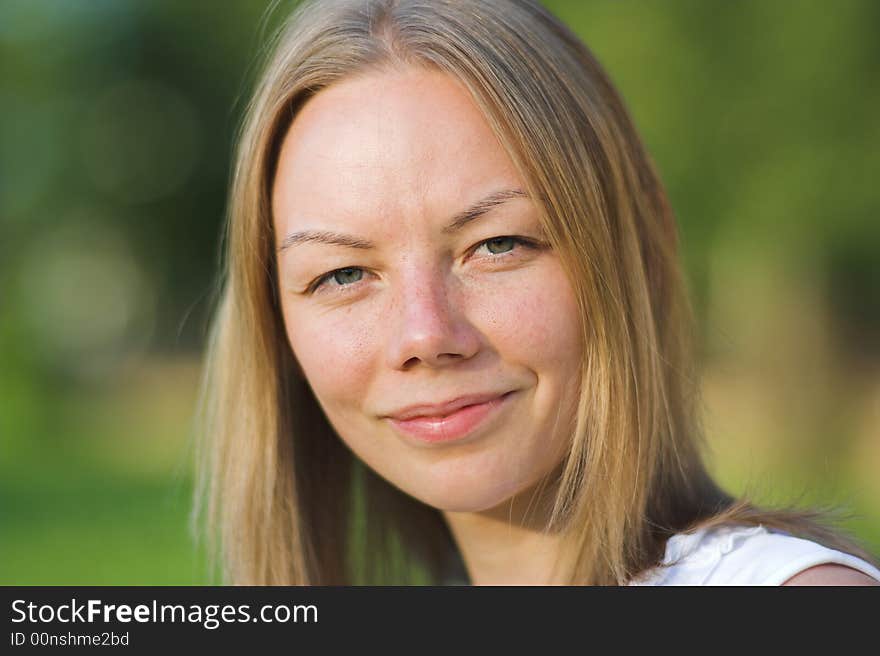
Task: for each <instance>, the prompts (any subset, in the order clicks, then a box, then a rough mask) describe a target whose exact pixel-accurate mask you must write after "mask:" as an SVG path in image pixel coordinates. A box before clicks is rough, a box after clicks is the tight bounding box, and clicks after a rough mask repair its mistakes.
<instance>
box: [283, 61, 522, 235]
mask: <svg viewBox="0 0 880 656" xmlns="http://www.w3.org/2000/svg"><path fill="white" fill-rule="evenodd" d="M519 183H520V179H519V176H518V175H517V173H516V170H515V168H514V166H513V164H512V162H511V161H510V158H509V157H508V155H507V153H506V151H505V149H504V148H503V146H502V144H501V143H500V142H499V141H498V139H497V138H496V136H495V135H494V133H493V132H492V130H491V128H490V127H489V124H488V122H487V121H486V119H485V118H484V117H483V115H482V113H481V111H480V110H479V108H478V107H477V105H476V103H475V102H474V101H473V99H472V98H471V96H470V94H469V92H468V91H467V89H466V88H465V87H464V86H463V85H462V84H461V83H460V82H458V81H457V80H455V79H454V78H453V77H451V76H450V75H448V74H445V73H442V72H439V71H435V70H427V69H407V70H404V71H399V70H394V71H377V72H370V73H367V74H363V75H360V76H357V77H354V78H351V79H346V80H344V81H342V82H339V83H337V84H335V85H333V86H331V87H329V88H327V89H325V90H323V91H321V92H320V93H318V94H317V95H316V96H314V97H313V98H312V99H310V100H309V101H308V102H307V103H306V104H305V106H304V107H303V108H302V109H301V111H300V112H299V114H298V115H297V117H296V119H295V120H294V122H293V124H292V125H291V127H290V128H289V130H288V132H287V134H286V135H285V138H284V140H283V143H282V147H281V152H280V154H279V160H278V168H277V172H276V177H275V180H274V184H273V209H274V213H275V215H276V221H278V222H279V223H287V222H288V221H289V220H291V219H293V217H294V215H297V216H300V215H303V214H313V213H314V212H315V211H318V210H320V211H321V214H322V215H326V214H327V209H328V208H330V210H331V211H332V212H333V213H334V215H344V216H350V217H352V220H353V221H357V217H364V216H372V217H375V216H382V215H387V214H388V213H391V212H404V213H407V212H411V213H424V212H426V211H429V210H430V211H438V212H447V213H448V212H449V211H450V208H452V211H455V209H459V206H460V204H461V203H462V202H466V201H467V200H470V199H472V198H473V197H474V195H475V194H477V195H478V194H479V193H480V192H481V191H484V190H486V189H487V188H489V187H499V186H504V185H507V186H511V185H512V186H516V185H517V184H519Z"/></svg>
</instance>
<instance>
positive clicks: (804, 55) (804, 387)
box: [0, 0, 880, 584]
mask: <svg viewBox="0 0 880 656" xmlns="http://www.w3.org/2000/svg"><path fill="white" fill-rule="evenodd" d="M269 4H270V3H267V2H257V1H254V0H247V1H245V0H237V1H236V2H227V3H222V4H216V5H215V4H210V5H209V4H205V3H188V2H172V1H171V0H150V1H144V2H141V1H137V2H136V1H134V0H78V1H72V2H71V1H63V0H5V2H3V3H0V583H28V584H52V583H55V584H64V583H71V584H75V583H93V584H101V583H109V584H113V583H143V584H148V583H153V584H171V583H183V584H186V583H199V582H202V581H204V580H206V579H205V569H204V563H203V562H202V559H201V557H200V552H199V550H197V549H196V548H195V547H194V546H193V544H192V541H191V538H190V536H189V534H188V532H187V525H186V521H187V515H188V512H189V493H190V485H191V483H190V480H191V472H190V463H189V453H188V445H189V439H190V432H191V425H190V421H191V415H192V411H193V403H194V400H195V387H196V381H197V375H198V357H199V355H200V351H201V348H202V345H203V341H204V335H205V327H206V322H207V318H208V312H209V310H210V302H211V294H212V292H213V289H214V277H215V271H216V265H217V261H218V247H219V237H220V226H221V223H222V217H223V212H224V207H225V202H226V193H227V192H226V187H227V183H228V177H229V164H230V157H231V148H232V143H233V139H234V133H235V128H236V126H237V124H238V121H239V118H240V114H241V109H242V106H243V104H244V102H246V99H247V94H248V91H249V89H250V86H251V84H252V82H253V78H254V75H255V57H256V55H257V53H258V51H259V49H260V44H261V43H263V42H264V40H265V37H266V35H267V34H268V33H269V32H270V31H271V29H272V27H273V26H274V25H276V24H277V23H278V21H279V19H280V18H281V17H282V16H283V15H284V14H285V12H286V11H287V9H288V8H289V6H290V4H289V3H283V2H282V3H271V6H269ZM546 4H547V5H548V6H549V7H550V8H551V9H552V10H553V11H554V12H555V13H556V14H557V15H559V16H560V17H561V18H562V19H563V20H564V21H565V22H566V23H568V24H569V25H571V26H572V27H573V29H575V31H576V32H577V33H578V34H579V35H580V36H582V37H583V38H584V40H585V41H586V42H587V44H588V45H589V46H590V48H591V49H592V50H593V52H594V53H595V54H596V56H597V57H598V58H599V60H600V61H601V62H602V63H603V65H604V66H605V67H606V69H607V70H608V72H609V73H610V75H611V77H612V79H613V80H614V82H615V83H616V85H617V86H618V88H619V89H620V91H621V93H622V94H623V96H624V98H625V99H626V101H627V104H628V106H629V108H630V110H631V112H632V115H633V117H634V119H635V121H636V124H637V125H638V127H639V129H640V131H641V133H642V135H643V138H644V140H645V142H646V145H647V147H648V149H649V151H650V152H651V154H652V156H653V158H654V160H655V162H656V164H657V166H658V169H659V171H660V173H661V177H662V178H663V180H664V182H665V184H666V186H667V189H668V192H669V195H670V198H671V201H672V205H673V207H674V209H675V211H676V214H677V217H678V220H679V222H680V226H681V233H682V247H683V248H682V257H683V261H684V264H685V266H686V270H687V272H688V278H689V281H690V284H691V286H692V289H693V293H694V300H695V304H696V309H697V311H698V317H699V320H700V325H701V329H702V336H703V340H704V341H703V353H704V356H705V363H706V384H705V399H704V405H705V409H706V427H707V433H708V435H709V440H710V445H711V447H712V450H713V454H714V458H713V461H712V463H713V468H714V470H715V471H716V472H717V474H718V476H719V478H720V479H721V480H722V482H723V483H724V484H726V485H727V486H728V487H729V488H731V489H732V490H734V491H742V490H744V489H747V488H748V489H754V490H755V491H756V492H757V494H758V495H759V496H760V498H762V499H766V500H768V501H778V502H784V501H786V500H787V499H788V498H790V496H792V495H797V494H798V493H800V492H801V491H803V490H807V491H808V493H807V495H806V497H805V498H804V500H805V501H809V502H812V503H822V504H825V503H835V502H839V503H842V504H845V505H847V506H848V507H850V508H851V509H852V510H853V511H855V512H856V513H858V514H859V515H860V518H859V519H855V520H853V521H852V522H850V528H852V530H853V531H855V532H856V533H857V535H859V536H860V537H862V538H863V539H864V540H865V541H866V542H867V543H868V544H869V546H871V547H872V548H874V549H875V550H880V476H878V472H880V221H878V218H877V216H878V210H880V188H878V186H877V184H876V181H875V177H876V176H877V173H878V171H880V148H878V146H880V122H878V121H877V120H876V114H877V107H880V84H878V83H877V72H878V71H880V42H878V40H877V39H876V37H875V34H874V31H875V28H876V26H877V25H880V3H876V2H873V1H872V0H858V1H856V0H842V1H841V2H836V3H833V4H830V5H829V4H828V3H823V2H818V1H814V0H788V1H780V2H764V1H761V0H749V1H744V0H740V1H736V2H706V1H704V0H674V1H669V2H663V3H659V2H653V1H651V0H631V1H628V2H619V1H615V0H591V1H581V0H572V1H565V0H555V1H548V2H547V3H546Z"/></svg>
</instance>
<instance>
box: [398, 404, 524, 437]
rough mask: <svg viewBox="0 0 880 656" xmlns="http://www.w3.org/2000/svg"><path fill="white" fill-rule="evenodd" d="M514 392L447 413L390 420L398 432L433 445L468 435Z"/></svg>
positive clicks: (494, 412) (498, 408)
mask: <svg viewBox="0 0 880 656" xmlns="http://www.w3.org/2000/svg"><path fill="white" fill-rule="evenodd" d="M511 394H513V392H508V393H507V394H502V395H501V396H497V397H495V398H493V399H490V400H488V401H485V402H483V403H475V404H473V405H466V406H464V407H460V408H459V409H457V410H455V411H454V412H452V413H451V414H448V415H445V416H420V417H411V418H409V419H398V418H396V417H389V418H388V420H389V421H390V422H391V425H392V426H394V427H395V428H396V429H397V430H398V431H400V432H401V433H403V434H404V435H406V436H408V437H411V438H414V439H416V440H418V441H420V442H427V443H431V444H436V443H438V442H450V441H452V440H458V439H461V438H463V437H465V436H467V435H469V434H470V433H472V432H473V431H474V430H475V429H476V428H477V427H478V426H480V425H482V424H484V423H485V422H486V421H488V419H490V418H491V417H493V416H495V415H496V414H498V412H499V411H500V410H501V408H502V407H503V406H504V405H505V401H506V400H507V398H508V397H509V396H510V395H511Z"/></svg>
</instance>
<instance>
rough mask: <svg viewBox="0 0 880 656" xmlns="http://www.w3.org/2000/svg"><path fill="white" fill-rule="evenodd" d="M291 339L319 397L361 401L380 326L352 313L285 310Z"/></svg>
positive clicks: (286, 326)
mask: <svg viewBox="0 0 880 656" xmlns="http://www.w3.org/2000/svg"><path fill="white" fill-rule="evenodd" d="M284 323H285V328H286V331H287V339H288V342H289V343H290V346H291V348H292V349H293V352H294V354H295V355H296V358H297V360H299V363H300V365H301V366H302V369H303V373H304V374H305V376H306V378H307V379H308V381H309V383H310V384H311V386H312V388H313V390H314V391H315V394H316V395H317V396H318V397H319V398H320V399H321V400H322V401H324V402H328V403H332V402H333V401H334V400H341V399H346V398H356V397H359V396H360V394H361V393H362V391H363V390H365V389H366V383H367V381H368V378H369V376H370V371H371V367H372V364H373V362H374V361H375V353H376V352H377V348H378V343H377V336H378V333H377V331H376V326H374V325H372V324H371V322H370V321H369V318H368V317H364V316H363V313H360V314H356V313H354V312H353V311H351V310H349V309H342V310H339V311H333V312H325V313H317V312H308V316H307V317H306V313H303V314H302V316H298V314H297V313H295V312H293V311H291V310H285V314H284Z"/></svg>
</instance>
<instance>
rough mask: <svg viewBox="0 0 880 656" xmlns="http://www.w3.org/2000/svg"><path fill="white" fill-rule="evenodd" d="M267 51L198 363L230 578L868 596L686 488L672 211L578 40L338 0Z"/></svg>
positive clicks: (808, 526)
mask: <svg viewBox="0 0 880 656" xmlns="http://www.w3.org/2000/svg"><path fill="white" fill-rule="evenodd" d="M272 45H273V47H272V52H271V57H270V60H269V62H268V65H267V66H266V68H265V70H264V72H263V74H262V76H261V79H260V82H259V85H258V87H257V89H256V92H255V94H254V96H253V99H252V102H251V103H250V105H249V107H248V112H247V116H246V119H245V122H244V126H243V129H242V132H241V135H240V140H239V143H238V151H237V161H236V166H235V173H234V181H233V185H232V190H231V196H230V201H231V203H230V214H229V223H228V232H227V252H226V270H225V272H224V274H225V275H224V279H223V292H222V300H221V303H220V306H219V309H218V314H217V317H216V323H215V327H214V332H213V335H212V340H211V345H210V350H209V353H208V361H207V364H208V366H207V368H206V378H205V395H204V401H205V406H204V411H205V418H206V422H205V424H204V426H203V433H204V437H205V441H204V443H203V445H202V460H201V470H200V472H201V474H202V479H201V486H200V493H201V495H202V496H201V497H200V498H202V499H203V500H205V501H206V505H205V506H204V508H202V510H204V511H205V512H206V515H207V518H208V520H209V527H210V528H209V530H210V532H211V535H212V536H213V537H215V538H216V539H217V545H218V547H219V553H220V555H221V557H222V562H223V565H224V573H225V577H226V580H227V581H228V582H230V583H236V584H351V583H391V584H399V583H435V584H436V583H452V582H465V581H467V582H470V583H473V584H477V585H480V584H611V585H615V584H616V585H620V584H629V583H654V584H675V583H686V584H703V583H705V584H725V583H739V584H781V583H785V582H788V583H830V584H871V583H875V584H876V583H877V579H880V570H878V569H877V568H876V567H875V566H874V564H872V563H871V562H870V558H871V557H870V555H869V554H867V553H865V552H864V551H862V550H860V549H859V547H858V546H856V545H855V544H852V543H851V542H849V541H848V540H847V539H845V538H844V537H843V536H842V535H840V534H838V533H836V532H834V531H832V530H830V529H828V528H825V527H824V526H823V524H821V523H820V521H819V517H818V515H814V514H811V513H809V512H794V511H783V510H769V509H761V508H757V507H755V506H753V505H752V504H750V503H748V502H747V501H746V500H744V499H734V498H732V497H730V496H729V495H727V494H726V493H725V492H723V491H722V490H721V489H719V487H718V486H717V485H716V484H715V483H714V482H713V481H712V479H711V478H710V477H709V475H708V474H707V472H706V469H705V468H704V466H703V464H702V462H701V456H700V445H701V435H700V430H699V426H698V421H697V408H696V404H695V398H696V390H697V386H698V381H697V379H696V374H695V370H696V368H695V367H694V366H693V361H692V353H691V348H690V345H691V335H692V329H691V327H692V319H691V317H690V313H689V306H688V301H687V298H686V295H685V291H684V284H683V280H682V275H681V271H680V268H679V263H678V254H677V237H676V226H675V222H674V218H673V215H672V212H671V210H670V208H669V206H668V203H667V200H666V196H665V194H664V191H663V188H662V186H661V184H660V181H659V179H658V177H657V175H656V173H655V172H654V170H653V168H652V166H651V164H650V161H649V158H648V156H647V154H646V153H645V151H644V149H643V147H642V145H641V143H640V140H639V138H638V136H637V134H636V132H635V129H634V127H633V124H632V122H631V121H630V119H629V117H628V115H627V112H626V110H625V108H624V106H623V103H622V102H621V99H620V97H619V96H618V94H617V93H616V91H615V90H614V88H613V87H612V85H611V83H610V81H609V80H608V78H607V77H606V75H605V74H604V72H603V71H602V69H601V68H600V66H599V64H598V63H597V62H596V60H595V59H594V58H593V57H592V56H591V54H590V53H589V52H588V50H587V49H586V48H585V47H584V45H583V44H582V43H581V42H580V41H579V40H578V39H577V38H576V37H575V36H574V35H573V34H572V33H571V32H570V31H569V30H567V29H566V28H565V27H564V26H563V25H562V24H561V23H559V22H558V21H557V20H556V19H555V18H554V17H553V16H551V15H550V14H549V13H548V12H547V11H546V10H545V9H544V8H542V7H541V6H540V5H539V4H538V3H537V2H533V1H531V0H503V1H502V0H470V1H464V0H432V1H431V2H423V1H419V0H396V1H395V0H341V1H340V0H335V1H332V2H309V3H307V4H305V5H303V6H302V7H300V8H299V9H298V10H297V11H296V12H295V13H294V14H293V15H292V17H291V19H290V21H289V22H288V24H287V25H286V26H285V27H284V29H283V30H282V31H281V32H280V33H279V36H278V38H277V40H276V41H275V42H274V43H273V44H272ZM456 565H459V569H458V573H457V574H456ZM462 566H463V568H462Z"/></svg>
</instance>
